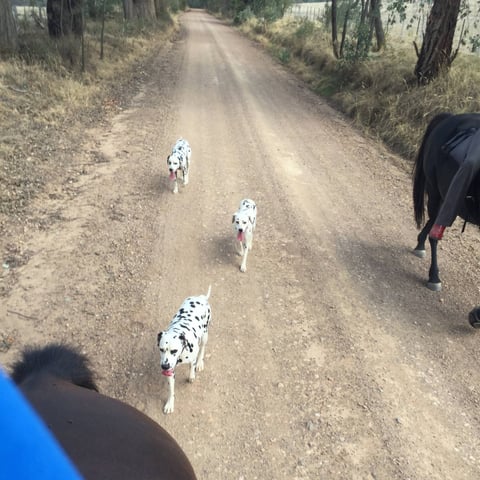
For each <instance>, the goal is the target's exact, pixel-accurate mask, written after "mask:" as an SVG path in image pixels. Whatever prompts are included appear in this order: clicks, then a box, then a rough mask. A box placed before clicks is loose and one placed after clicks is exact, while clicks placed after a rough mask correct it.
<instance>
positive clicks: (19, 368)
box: [10, 343, 98, 392]
mask: <svg viewBox="0 0 480 480" xmlns="http://www.w3.org/2000/svg"><path fill="white" fill-rule="evenodd" d="M40 373H49V374H50V375H53V376H54V377H57V378H60V379H62V380H65V381H67V382H71V383H73V384H74V385H78V386H79V387H84V388H88V389H89V390H95V391H96V392H98V388H97V385H96V382H95V374H94V373H93V370H92V369H91V368H90V362H89V360H88V358H87V357H86V356H85V355H83V354H82V353H80V352H79V351H78V350H77V349H76V348H74V347H71V346H67V345H63V344H56V343H53V344H50V345H47V346H46V347H26V348H25V349H24V350H23V352H22V358H21V359H20V360H18V361H17V362H16V363H14V364H13V365H12V372H11V375H10V376H11V378H12V380H13V381H14V382H15V383H16V384H17V385H18V384H20V383H22V382H23V381H24V380H26V379H28V378H29V377H31V376H32V375H38V374H40Z"/></svg>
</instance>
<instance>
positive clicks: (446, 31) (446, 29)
mask: <svg viewBox="0 0 480 480" xmlns="http://www.w3.org/2000/svg"><path fill="white" fill-rule="evenodd" d="M460 3H461V0H435V1H434V3H433V6H432V10H431V11H430V15H429V17H428V20H427V28H426V31H425V36H424V38H423V43H422V48H421V50H420V53H419V54H418V61H417V64H416V66H415V71H414V72H415V76H416V77H417V81H418V83H419V84H421V85H425V84H427V83H429V82H431V81H432V80H434V79H435V78H437V77H438V76H439V75H441V74H444V73H447V72H448V70H449V69H450V65H451V64H452V62H453V60H454V58H455V55H453V56H452V45H453V37H454V35H455V28H456V26H457V18H458V14H459V11H460Z"/></svg>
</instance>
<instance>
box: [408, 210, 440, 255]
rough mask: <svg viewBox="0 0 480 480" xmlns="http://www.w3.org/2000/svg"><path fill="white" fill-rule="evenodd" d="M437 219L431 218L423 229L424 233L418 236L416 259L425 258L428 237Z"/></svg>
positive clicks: (414, 251) (415, 250)
mask: <svg viewBox="0 0 480 480" xmlns="http://www.w3.org/2000/svg"><path fill="white" fill-rule="evenodd" d="M434 220H435V219H432V218H430V219H429V220H428V222H427V223H426V224H425V226H424V227H423V228H422V231H421V232H420V233H419V234H418V236H417V246H416V247H415V249H414V250H413V254H414V255H415V256H416V257H419V258H424V257H425V255H426V253H425V241H426V240H427V236H428V234H429V232H430V230H431V228H432V226H433V222H434Z"/></svg>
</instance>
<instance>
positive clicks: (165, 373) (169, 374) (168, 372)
mask: <svg viewBox="0 0 480 480" xmlns="http://www.w3.org/2000/svg"><path fill="white" fill-rule="evenodd" d="M162 375H165V376H166V377H171V376H172V375H173V370H162Z"/></svg>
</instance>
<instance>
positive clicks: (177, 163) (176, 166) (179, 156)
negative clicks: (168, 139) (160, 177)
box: [167, 138, 192, 193]
mask: <svg viewBox="0 0 480 480" xmlns="http://www.w3.org/2000/svg"><path fill="white" fill-rule="evenodd" d="M191 156H192V149H191V148H190V145H189V143H188V142H187V141H186V140H185V139H184V138H179V139H178V140H177V142H176V143H175V145H174V146H173V148H172V153H171V154H170V155H169V156H168V157H167V166H168V170H169V172H170V175H169V178H170V180H173V181H174V185H173V193H178V183H177V175H178V171H179V170H181V171H182V176H183V184H184V185H187V183H188V170H189V168H190V157H191Z"/></svg>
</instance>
